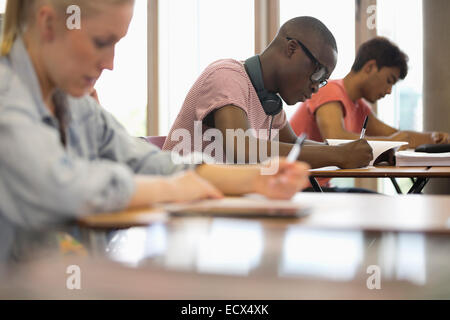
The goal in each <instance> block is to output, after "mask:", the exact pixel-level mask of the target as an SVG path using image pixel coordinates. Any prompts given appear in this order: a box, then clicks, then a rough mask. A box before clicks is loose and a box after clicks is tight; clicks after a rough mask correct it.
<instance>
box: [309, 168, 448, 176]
mask: <svg viewBox="0 0 450 320" xmlns="http://www.w3.org/2000/svg"><path fill="white" fill-rule="evenodd" d="M310 172H311V176H313V177H315V178H341V177H342V178H343V177H349V178H350V177H351V178H390V177H392V178H403V177H404V178H417V177H423V178H446V177H450V167H369V168H363V169H339V170H322V169H319V170H311V171H310Z"/></svg>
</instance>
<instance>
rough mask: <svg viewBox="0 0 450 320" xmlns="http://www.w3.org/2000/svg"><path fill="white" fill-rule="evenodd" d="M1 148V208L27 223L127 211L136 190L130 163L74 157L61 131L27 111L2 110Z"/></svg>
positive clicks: (39, 224) (34, 224) (36, 225)
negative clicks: (64, 146) (128, 164)
mask: <svg viewBox="0 0 450 320" xmlns="http://www.w3.org/2000/svg"><path fill="white" fill-rule="evenodd" d="M0 150H2V155H1V157H0V174H1V180H0V213H1V214H3V215H4V216H6V218H7V219H8V220H10V221H11V222H12V223H14V224H17V225H20V226H23V227H27V228H40V227H43V226H48V225H50V224H55V223H62V222H67V221H69V220H73V219H75V218H76V217H79V216H81V215H84V214H88V213H94V212H104V211H115V210H121V209H123V208H124V207H125V206H126V205H127V204H128V203H129V201H130V199H131V196H132V194H133V193H134V189H135V184H134V179H133V172H132V171H131V170H130V169H129V168H128V167H127V166H125V165H123V164H120V163H115V162H113V161H111V160H107V159H105V160H100V161H89V160H85V159H81V158H76V157H73V156H69V155H68V154H67V152H66V151H65V149H64V148H63V147H62V145H61V143H60V141H59V135H58V133H57V131H56V130H54V129H52V128H50V127H48V126H46V125H45V124H43V123H41V122H39V121H37V120H36V119H33V118H32V117H30V116H29V115H27V114H25V113H20V112H17V111H11V112H8V111H6V112H2V114H1V117H0Z"/></svg>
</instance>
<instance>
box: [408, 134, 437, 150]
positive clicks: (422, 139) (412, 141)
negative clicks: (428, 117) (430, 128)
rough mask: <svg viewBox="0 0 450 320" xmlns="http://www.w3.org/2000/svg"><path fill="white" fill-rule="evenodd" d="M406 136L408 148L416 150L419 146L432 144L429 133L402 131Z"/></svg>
mask: <svg viewBox="0 0 450 320" xmlns="http://www.w3.org/2000/svg"><path fill="white" fill-rule="evenodd" d="M404 132H405V133H407V134H408V142H409V146H408V147H409V148H413V149H414V148H416V147H417V146H420V145H421V144H429V143H434V141H433V139H432V137H431V133H430V132H415V131H404Z"/></svg>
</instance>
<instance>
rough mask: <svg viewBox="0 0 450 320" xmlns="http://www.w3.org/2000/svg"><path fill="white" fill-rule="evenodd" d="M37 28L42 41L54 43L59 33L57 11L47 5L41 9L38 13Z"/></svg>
mask: <svg viewBox="0 0 450 320" xmlns="http://www.w3.org/2000/svg"><path fill="white" fill-rule="evenodd" d="M35 25H36V28H37V31H38V32H39V35H40V38H41V40H43V41H44V43H45V42H52V41H53V40H54V39H55V35H56V31H57V29H56V28H57V27H58V26H57V16H56V12H55V10H54V9H53V8H52V7H50V6H47V5H44V6H42V7H40V8H39V10H38V12H37V13H36V23H35Z"/></svg>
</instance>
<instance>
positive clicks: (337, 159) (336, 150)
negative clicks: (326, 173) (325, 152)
mask: <svg viewBox="0 0 450 320" xmlns="http://www.w3.org/2000/svg"><path fill="white" fill-rule="evenodd" d="M330 148H333V150H332V154H334V157H333V165H334V166H336V167H339V168H342V167H344V163H345V158H346V155H345V153H344V152H345V149H344V148H342V147H340V146H330Z"/></svg>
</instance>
